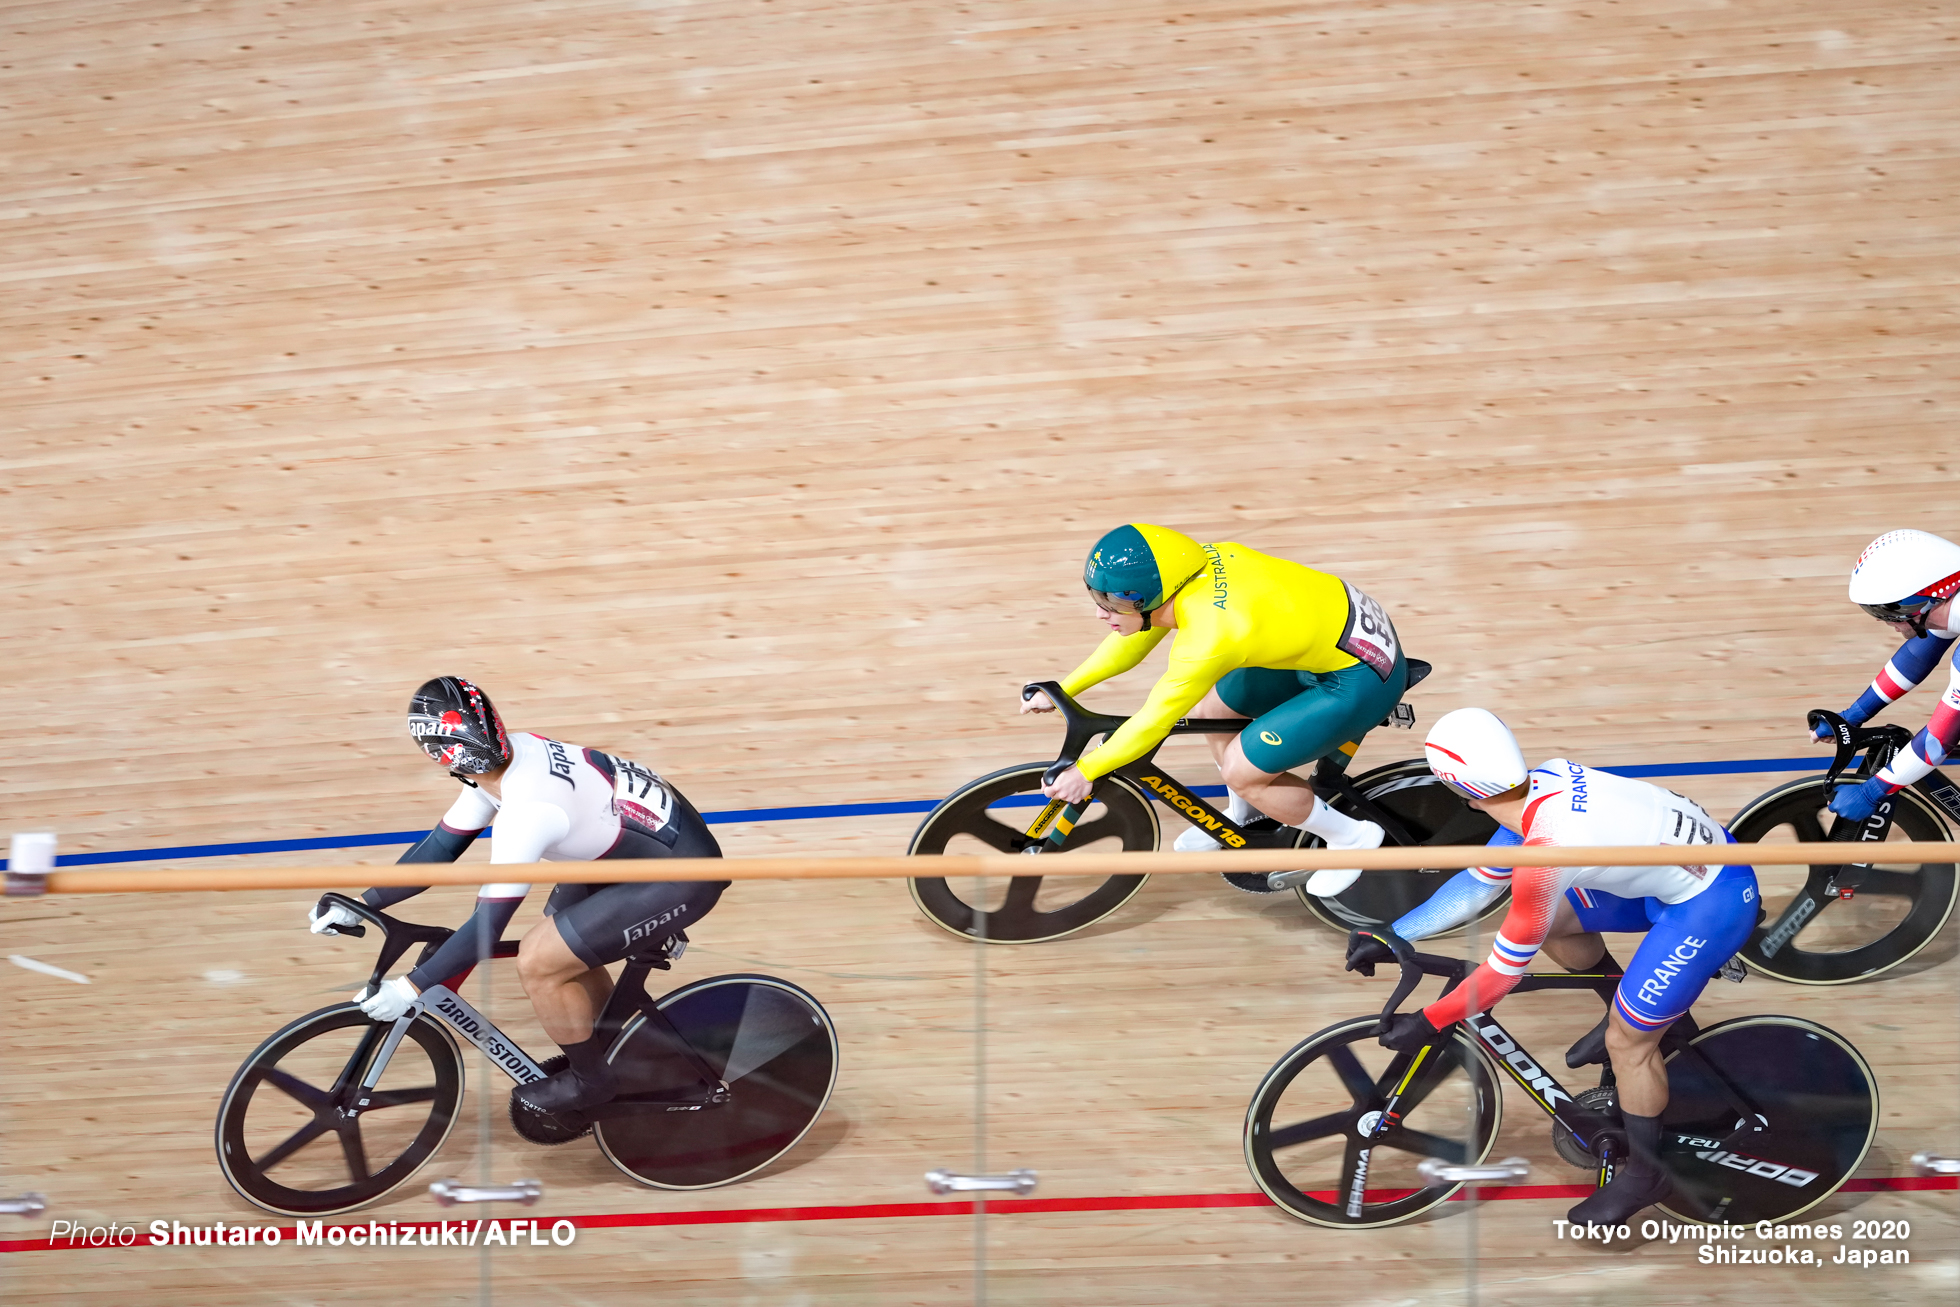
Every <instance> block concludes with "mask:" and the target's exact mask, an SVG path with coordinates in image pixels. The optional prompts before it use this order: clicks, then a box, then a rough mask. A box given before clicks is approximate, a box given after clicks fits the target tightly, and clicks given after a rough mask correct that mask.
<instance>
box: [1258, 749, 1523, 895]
mask: <svg viewBox="0 0 1960 1307" xmlns="http://www.w3.org/2000/svg"><path fill="white" fill-rule="evenodd" d="M1354 787H1355V789H1357V790H1359V791H1360V792H1361V794H1362V797H1364V798H1366V799H1367V800H1369V801H1370V802H1371V803H1374V804H1375V805H1377V806H1378V807H1381V808H1384V809H1386V810H1387V811H1388V813H1389V815H1390V816H1392V817H1394V818H1395V819H1396V820H1397V821H1398V822H1400V823H1401V825H1402V828H1403V830H1405V831H1406V832H1407V833H1408V835H1409V837H1410V838H1411V839H1412V840H1414V841H1415V842H1416V843H1417V844H1485V843H1488V842H1489V840H1490V837H1491V836H1492V835H1494V834H1496V833H1497V821H1496V819H1495V818H1493V817H1491V816H1490V815H1489V814H1488V813H1483V812H1479V811H1477V810H1476V809H1475V808H1472V807H1471V806H1470V805H1469V804H1468V803H1465V802H1464V801H1463V799H1462V798H1461V797H1460V796H1459V795H1458V794H1457V793H1456V791H1454V790H1452V789H1450V787H1449V786H1447V785H1445V784H1443V783H1442V782H1441V781H1439V780H1437V779H1436V776H1435V773H1433V772H1431V771H1430V770H1429V764H1428V763H1426V762H1424V761H1423V760H1422V759H1420V758H1411V759H1409V760H1408V761H1406V762H1393V763H1390V764H1388V765H1387V766H1386V767H1377V768H1376V769H1375V770H1374V771H1371V772H1368V773H1366V774H1365V775H1362V776H1359V777H1356V778H1355V781H1354ZM1333 807H1334V810H1335V811H1337V812H1340V813H1343V814H1345V815H1347V816H1350V817H1359V816H1360V815H1361V814H1359V813H1357V812H1355V811H1353V810H1352V809H1351V808H1350V807H1349V805H1348V804H1347V803H1346V802H1345V801H1344V800H1336V801H1335V803H1334V804H1333ZM1394 843H1395V840H1394V837H1393V836H1392V835H1391V836H1389V837H1388V838H1387V839H1386V840H1385V841H1384V844H1383V847H1388V846H1390V845H1393V844H1394ZM1323 846H1324V841H1322V840H1321V839H1320V837H1319V836H1317V835H1315V836H1309V837H1308V838H1307V839H1306V840H1304V841H1302V847H1305V848H1316V849H1317V848H1321V847H1323ZM1457 871H1458V868H1456V867H1424V868H1422V869H1421V870H1419V871H1370V872H1367V873H1365V874H1363V875H1362V876H1361V878H1360V879H1358V880H1356V881H1355V882H1354V884H1352V885H1350V886H1348V887H1347V888H1346V889H1344V890H1342V891H1341V892H1340V893H1339V894H1330V895H1326V896H1324V897H1323V896H1321V895H1317V894H1309V893H1307V887H1306V886H1305V885H1298V886H1295V887H1294V892H1295V893H1296V894H1298V895H1299V896H1300V902H1302V903H1304V904H1305V905H1306V907H1307V911H1309V912H1311V913H1313V915H1314V916H1316V917H1318V918H1319V919H1320V920H1321V921H1323V922H1325V923H1327V924H1328V925H1330V926H1332V927H1333V928H1334V929H1336V930H1340V931H1350V930H1354V929H1356V928H1357V927H1365V926H1386V925H1389V924H1390V923H1392V922H1393V921H1395V920H1396V919H1397V918H1398V917H1400V916H1401V915H1402V914H1403V913H1405V912H1408V911H1410V910H1412V909H1414V908H1416V907H1418V906H1420V905H1421V904H1423V903H1425V902H1427V901H1428V900H1429V896H1430V895H1432V894H1434V893H1435V892H1436V891H1437V890H1439V889H1441V888H1443V886H1444V885H1445V884H1447V883H1448V882H1449V880H1450V879H1451V877H1453V876H1455V875H1456V873H1457ZM1509 898H1510V896H1509V894H1508V893H1507V894H1500V895H1498V896H1497V898H1495V899H1494V900H1492V901H1491V904H1490V906H1489V907H1487V908H1485V909H1484V910H1483V911H1482V912H1481V913H1479V914H1478V915H1477V917H1476V920H1478V921H1482V920H1484V919H1486V918H1488V917H1493V916H1495V915H1497V914H1498V913H1500V912H1502V911H1504V910H1505V908H1506V907H1507V906H1508V904H1509ZM1465 924H1469V923H1465ZM1445 933H1449V932H1445Z"/></svg>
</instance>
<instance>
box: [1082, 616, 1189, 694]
mask: <svg viewBox="0 0 1960 1307" xmlns="http://www.w3.org/2000/svg"><path fill="white" fill-rule="evenodd" d="M1169 634H1170V631H1169V630H1168V629H1167V628H1165V627H1161V626H1159V627H1157V628H1155V629H1154V630H1149V631H1138V632H1137V633H1136V634H1135V635H1118V634H1116V633H1115V632H1114V631H1112V632H1110V633H1109V634H1108V635H1106V636H1104V637H1103V642H1102V643H1101V644H1099V645H1097V646H1096V651H1095V652H1094V653H1092V654H1090V655H1089V656H1088V657H1087V658H1086V659H1084V660H1083V662H1082V666H1080V667H1078V668H1076V669H1075V670H1074V671H1072V672H1070V673H1069V674H1068V676H1067V678H1066V679H1064V680H1063V681H1062V693H1063V694H1066V695H1067V696H1068V697H1069V698H1071V699H1073V698H1074V697H1075V696H1076V695H1078V694H1081V693H1082V692H1083V691H1084V690H1086V689H1088V688H1089V687H1090V686H1092V685H1101V684H1102V683H1103V682H1104V681H1107V680H1108V679H1109V678H1110V677H1112V676H1121V675H1122V674H1123V673H1124V672H1127V671H1129V670H1130V669H1131V668H1132V667H1135V666H1136V665H1137V664H1138V663H1140V662H1142V661H1143V660H1144V659H1145V658H1147V657H1148V656H1149V655H1150V651H1151V650H1152V649H1155V648H1156V647H1157V646H1158V645H1159V644H1162V643H1163V640H1164V637H1165V636H1167V635H1169Z"/></svg>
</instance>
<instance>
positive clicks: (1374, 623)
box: [1334, 581, 1402, 681]
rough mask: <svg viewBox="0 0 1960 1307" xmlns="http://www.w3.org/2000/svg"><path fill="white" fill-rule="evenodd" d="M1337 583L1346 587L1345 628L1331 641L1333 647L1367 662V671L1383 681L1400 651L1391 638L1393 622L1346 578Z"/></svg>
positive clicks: (1400, 647) (1391, 670) (1393, 628)
mask: <svg viewBox="0 0 1960 1307" xmlns="http://www.w3.org/2000/svg"><path fill="white" fill-rule="evenodd" d="M1341 584H1342V585H1346V586H1347V594H1348V619H1347V629H1346V630H1344V631H1342V632H1341V638H1340V639H1338V640H1336V641H1335V642H1334V647H1335V648H1336V649H1339V650H1340V651H1341V652H1342V653H1344V654H1351V655H1352V656H1354V657H1356V658H1359V659H1360V660H1361V661H1362V662H1364V663H1366V664H1368V668H1369V670H1370V671H1372V672H1374V674H1375V675H1377V676H1379V677H1381V678H1382V679H1383V680H1384V681H1386V680H1387V679H1388V678H1389V675H1390V674H1391V673H1392V672H1394V670H1395V658H1396V655H1397V654H1399V653H1401V652H1402V646H1401V643H1400V642H1399V641H1397V640H1396V638H1395V626H1394V623H1392V622H1390V621H1389V620H1388V614H1387V613H1385V612H1383V611H1382V606H1381V605H1380V604H1378V603H1376V602H1375V601H1374V600H1372V599H1370V598H1369V597H1368V596H1367V595H1365V594H1362V593H1361V592H1360V591H1359V590H1357V589H1355V588H1354V587H1353V586H1351V585H1348V583H1347V582H1346V581H1343V582H1341Z"/></svg>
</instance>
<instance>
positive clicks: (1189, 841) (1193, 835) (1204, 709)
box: [1171, 688, 1266, 853]
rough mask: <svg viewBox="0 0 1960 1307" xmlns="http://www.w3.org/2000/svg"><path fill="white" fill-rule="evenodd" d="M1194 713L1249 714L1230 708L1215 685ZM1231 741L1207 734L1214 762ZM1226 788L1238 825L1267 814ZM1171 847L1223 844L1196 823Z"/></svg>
mask: <svg viewBox="0 0 1960 1307" xmlns="http://www.w3.org/2000/svg"><path fill="white" fill-rule="evenodd" d="M1191 716H1193V717H1238V718H1243V717H1244V716H1245V714H1244V713H1241V712H1234V711H1233V710H1232V709H1231V708H1229V707H1227V706H1226V704H1225V701H1224V700H1223V699H1221V698H1219V696H1218V690H1217V689H1216V688H1213V689H1211V690H1209V691H1207V692H1206V693H1205V697H1204V698H1203V699H1200V700H1199V701H1198V706H1197V707H1195V708H1193V709H1192V710H1191ZM1231 741H1232V737H1231V736H1229V735H1207V736H1205V743H1206V744H1207V745H1208V746H1210V748H1211V760H1212V761H1213V762H1214V763H1216V762H1218V761H1219V760H1220V759H1221V758H1222V757H1223V756H1224V752H1225V746H1226V745H1227V744H1230V743H1231ZM1219 772H1220V774H1221V775H1223V774H1224V768H1223V767H1222V766H1221V767H1220V768H1219ZM1225 789H1226V799H1225V815H1226V816H1227V817H1229V818H1231V819H1232V820H1233V821H1234V822H1236V823H1237V824H1239V825H1241V826H1243V825H1245V824H1246V823H1247V822H1249V821H1256V820H1257V819H1258V818H1260V817H1264V816H1265V815H1266V814H1265V813H1263V812H1261V811H1260V810H1259V809H1258V808H1256V807H1254V806H1253V805H1252V804H1251V803H1249V802H1247V801H1246V798H1245V796H1244V795H1242V794H1240V793H1239V792H1238V791H1237V790H1234V789H1232V787H1231V786H1229V785H1228V786H1226V787H1225ZM1171 847H1172V848H1173V849H1176V850H1177V851H1178V852H1179V853H1209V852H1211V851H1212V850H1213V849H1216V848H1219V847H1221V846H1220V845H1219V843H1218V841H1217V840H1215V839H1213V838H1212V837H1211V836H1210V835H1208V834H1206V833H1205V830H1204V827H1202V826H1193V827H1191V829H1189V830H1187V831H1185V832H1184V833H1183V834H1181V835H1179V836H1178V837H1177V840H1176V842H1175V843H1173V844H1172V845H1171Z"/></svg>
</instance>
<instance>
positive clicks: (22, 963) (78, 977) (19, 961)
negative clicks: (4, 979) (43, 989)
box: [7, 953, 89, 985]
mask: <svg viewBox="0 0 1960 1307" xmlns="http://www.w3.org/2000/svg"><path fill="white" fill-rule="evenodd" d="M7 961H9V962H11V963H13V964H14V965H15V966H17V967H26V968H27V969H28V970H29V971H38V972H40V973H41V974H42V975H44V976H53V977H54V978H55V979H57V980H72V981H74V982H75V983H76V984H77V985H86V984H88V983H89V978H88V977H87V976H84V975H82V974H81V973H80V972H75V971H63V970H62V969H61V968H60V967H56V966H50V965H48V964H47V963H45V962H36V961H35V960H34V959H33V958H29V957H22V956H21V955H20V954H18V953H10V954H8V956H7Z"/></svg>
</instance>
